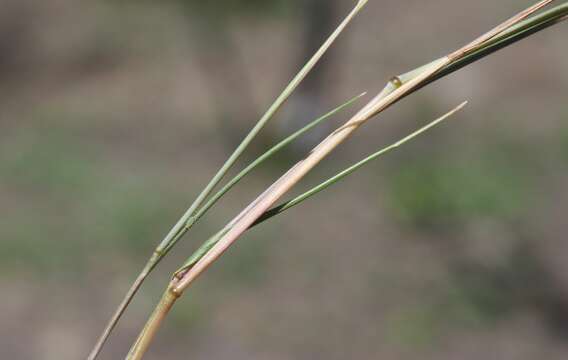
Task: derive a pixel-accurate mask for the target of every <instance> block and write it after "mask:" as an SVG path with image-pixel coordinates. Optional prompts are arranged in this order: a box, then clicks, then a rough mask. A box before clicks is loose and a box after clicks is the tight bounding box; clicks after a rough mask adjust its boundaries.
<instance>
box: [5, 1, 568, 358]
mask: <svg viewBox="0 0 568 360" xmlns="http://www.w3.org/2000/svg"><path fill="white" fill-rule="evenodd" d="M354 2H355V1H344V0H341V1H340V0H336V1H333V0H271V1H269V0H256V1H253V0H223V1H198V0H195V1H191V0H187V1H182V0H164V1H144V0H138V1H127V0H103V1H74V0H52V1H40V0H0V104H1V106H0V244H1V250H0V294H1V296H0V310H1V311H0V324H1V325H2V326H0V349H1V350H0V353H1V354H2V358H5V359H11V360H19V359H22V360H29V359H44V360H49V359H58V360H65V359H73V360H75V359H81V358H85V357H86V355H87V353H88V351H89V350H90V348H91V347H92V346H93V344H94V342H95V339H96V337H97V336H98V335H99V333H100V331H101V330H102V328H103V326H104V324H105V323H106V321H107V319H108V318H109V316H110V314H111V312H112V311H113V309H114V308H115V306H116V305H117V304H118V302H119V300H120V299H121V298H122V296H123V295H124V293H125V291H126V289H127V287H128V286H129V284H130V282H131V281H132V280H133V278H134V277H135V275H136V273H137V271H139V270H140V268H141V267H142V264H143V262H144V261H145V259H146V257H147V256H148V255H149V254H150V253H151V251H152V249H153V246H154V245H156V243H157V242H158V241H159V240H160V239H161V237H162V236H163V235H164V234H165V233H166V232H167V231H168V230H169V228H170V227H171V226H172V225H173V223H174V222H175V221H176V220H177V218H178V216H179V215H180V214H181V213H182V211H184V210H185V209H186V207H187V206H188V204H189V203H190V201H191V200H193V198H194V197H195V196H196V194H197V192H198V191H199V190H200V189H201V188H202V187H203V186H204V185H205V183H206V182H207V181H208V180H209V179H210V177H211V176H212V175H213V174H214V172H215V171H216V170H217V169H218V168H219V166H220V165H221V164H222V163H223V161H224V160H225V158H226V157H227V156H228V155H229V153H230V152H231V151H232V150H233V149H234V147H235V146H236V145H237V144H238V143H239V141H240V140H241V139H242V137H243V136H244V135H245V134H246V133H247V132H248V130H249V129H250V128H251V126H252V125H253V124H254V123H255V122H256V120H257V119H258V117H259V116H260V115H261V113H262V112H263V111H264V110H265V109H266V107H267V106H268V105H269V104H270V103H271V102H272V100H273V99H274V98H275V97H276V95H277V94H278V93H279V92H280V91H281V89H282V88H283V87H284V85H285V84H286V83H287V82H288V81H289V79H290V78H291V77H292V76H293V74H295V73H296V71H297V69H298V68H299V67H300V66H301V64H302V63H303V62H304V61H305V60H306V59H307V57H308V56H310V55H311V54H312V53H313V52H314V51H315V49H316V48H317V47H318V46H319V44H320V43H321V42H322V41H323V39H324V38H325V37H326V36H327V35H328V34H329V33H330V32H331V31H332V29H333V28H334V27H335V25H336V24H338V22H339V21H340V19H341V18H342V17H343V16H344V14H346V12H347V11H348V10H350V8H351V6H352V5H353V3H354ZM533 2H534V1H530V0H522V1H518V0H503V1H499V2H497V3H496V2H495V1H492V0H478V1H465V0H461V1H455V0H454V1H451V0H437V1H428V2H425V1H421V0H404V1H394V0H390V1H387V0H371V1H370V3H369V5H368V6H367V8H366V9H365V11H364V12H363V13H362V14H361V15H360V16H359V17H358V18H357V19H356V21H355V22H354V23H353V25H352V26H351V27H350V28H349V29H348V30H347V31H346V32H345V33H344V35H343V36H341V38H340V40H339V41H338V42H337V44H336V45H335V46H334V47H333V49H332V50H331V51H330V52H329V54H328V55H327V56H326V57H325V58H324V60H323V62H322V63H321V65H320V66H319V67H318V70H317V71H315V72H314V73H312V74H311V75H310V77H309V78H308V79H307V81H306V82H305V83H304V84H303V85H302V86H301V88H300V89H299V90H298V92H297V93H296V94H295V96H294V98H293V99H292V100H291V101H290V102H289V103H288V104H287V106H286V108H285V109H284V110H283V111H282V112H281V113H280V114H279V115H278V116H277V118H276V119H274V121H273V122H272V123H270V125H269V126H268V127H267V128H266V129H265V131H263V132H262V135H261V136H260V137H259V138H258V140H257V141H255V143H254V145H253V146H252V147H251V149H250V151H248V152H247V154H246V156H245V157H244V158H243V161H242V162H240V163H239V167H242V166H243V165H245V164H246V163H248V162H249V161H250V160H252V159H254V157H255V155H258V154H259V153H261V152H262V151H263V150H264V149H266V148H267V147H268V146H269V145H270V144H272V143H274V142H275V141H276V140H278V139H281V138H283V137H284V136H286V135H287V134H289V133H291V132H292V131H294V130H295V129H297V128H299V127H300V126H302V124H305V123H307V122H308V121H309V120H310V119H313V118H314V117H315V116H317V115H319V114H322V113H324V112H326V111H327V110H329V109H331V108H332V107H335V106H336V105H338V104H340V103H342V102H343V101H345V100H347V99H348V98H351V97H352V96H355V95H357V94H359V93H361V92H362V91H368V92H370V94H371V95H372V94H374V93H376V92H378V91H379V90H380V89H381V88H382V87H383V86H384V84H385V82H386V81H387V80H388V79H389V78H390V77H391V76H393V75H395V74H398V73H401V72H404V71H407V70H410V69H412V68H414V67H416V66H418V65H421V64H423V63H426V62H428V61H430V60H432V59H434V58H436V57H439V56H441V55H444V54H446V53H448V52H449V51H451V50H454V49H456V48H458V47H459V46H461V45H463V44H464V43H466V42H469V41H470V40H472V39H473V38H474V37H477V36H478V35H480V34H481V33H483V32H485V31H486V30H489V29H490V28H491V27H492V26H494V25H496V24H497V23H499V22H501V21H502V20H504V19H505V18H508V17H509V16H511V15H512V14H513V13H515V12H517V11H519V10H521V9H523V8H525V7H526V6H528V5H530V4H531V3H533ZM567 31H568V29H567V28H566V24H563V25H559V26H556V27H553V28H551V29H548V30H546V31H544V32H543V33H541V34H538V35H536V36H534V37H531V38H529V39H527V40H525V41H523V42H522V43H519V44H517V45H515V46H513V47H510V48H507V49H506V50H504V51H501V52H499V53H497V54H496V55H494V56H491V57H490V58H488V59H485V60H484V61H482V62H480V63H477V64H474V65H473V66H470V67H468V68H466V69H464V70H462V71H460V72H459V73H456V74H454V75H452V76H451V77H448V78H446V79H444V80H443V81H439V82H437V83H435V84H433V85H431V86H429V87H428V88H426V89H424V90H423V91H421V92H420V93H417V94H414V95H413V96H412V97H410V98H408V99H406V100H405V101H404V102H402V103H400V104H399V105H397V106H396V107H394V108H392V109H390V110H388V111H387V112H385V113H384V114H383V115H382V116H381V117H380V118H377V119H375V120H374V121H371V122H370V123H369V124H368V125H366V126H365V129H364V130H363V131H359V132H358V133H356V134H355V136H354V137H353V138H351V139H350V140H349V141H348V142H347V143H345V144H344V145H342V146H341V147H340V148H339V149H338V150H337V151H336V152H335V153H333V156H331V157H329V158H328V159H327V160H326V161H325V162H324V163H323V164H322V165H321V166H319V167H318V168H317V169H316V170H315V171H314V172H313V173H312V174H310V176H308V177H307V178H306V179H305V181H303V182H302V184H301V185H300V187H299V188H298V189H297V190H298V191H299V190H301V189H302V188H307V187H308V186H310V185H313V184H315V183H317V182H318V181H321V179H323V178H326V177H328V176H330V175H331V174H333V173H335V172H336V171H338V170H339V169H342V168H343V167H345V166H346V165H348V164H350V163H352V162H354V161H356V160H359V159H361V158H362V157H363V156H364V155H367V154H369V153H371V152H373V151H375V150H377V149H378V148H379V147H381V146H384V145H386V144H389V143H391V142H393V141H394V140H397V139H398V138H401V137H402V136H404V135H406V134H407V133H409V132H410V131H412V130H414V129H415V128H417V127H419V126H421V125H424V124H426V123H427V122H428V121H431V120H433V119H434V118H436V117H437V116H439V115H441V114H442V113H444V112H446V111H447V110H449V109H450V108H451V107H453V106H455V105H457V104H458V103H460V102H461V101H463V100H469V101H470V105H469V106H468V107H467V108H466V110H465V111H463V112H461V113H459V114H458V115H457V116H455V117H454V119H453V120H452V121H450V122H448V123H446V124H445V125H443V126H442V127H440V128H437V129H436V130H434V131H432V132H430V133H428V134H427V135H426V136H423V137H421V138H420V139H418V140H417V141H415V142H413V143H411V144H409V145H405V146H404V147H403V148H401V149H399V150H397V151H396V152H394V153H391V154H389V155H388V156H387V157H385V158H383V159H381V160H380V161H378V162H375V163H373V164H372V165H370V166H368V167H366V168H365V169H364V170H362V171H360V172H358V173H357V174H355V175H353V176H352V177H350V178H349V179H348V180H346V181H344V182H342V183H340V184H338V185H336V186H335V187H334V188H333V189H331V190H328V191H326V192H324V193H322V194H320V195H318V196H317V197H315V198H314V199H313V200H310V201H309V202H307V203H305V204H303V205H301V206H299V207H298V208H295V209H294V210H292V211H290V212H288V213H286V214H285V215H282V216H279V217H278V218H275V219H274V220H272V221H270V222H267V223H265V224H264V225H262V226H260V227H258V228H255V229H254V230H253V231H250V232H249V233H248V234H247V235H246V236H245V237H244V238H243V239H242V240H241V241H240V242H239V243H238V244H237V246H235V247H233V248H232V249H231V250H230V251H229V253H228V254H227V256H225V257H223V258H222V259H221V260H220V261H219V262H218V263H217V264H216V266H214V267H213V268H211V270H210V271H209V272H208V273H207V275H206V276H204V277H203V278H201V279H200V280H199V281H198V282H197V284H196V286H195V287H194V288H192V290H191V292H190V293H189V294H188V296H186V297H185V298H184V299H183V300H181V301H179V302H178V304H177V306H176V307H175V308H174V311H173V313H172V314H171V316H170V318H169V319H168V321H167V323H166V325H165V326H164V328H163V330H162V331H161V332H160V334H159V336H158V338H157V340H156V343H155V345H154V347H153V348H152V349H151V352H150V354H149V356H148V358H149V359H164V360H168V359H181V358H188V357H190V358H192V359H227V358H231V359H271V360H280V359H282V360H284V359H296V360H299V359H328V360H333V359H338V360H339V359H371V358H372V359H403V360H406V359H408V360H412V359H437V360H439V359H464V360H467V359H500V360H507V359H515V360H523V359H527V360H528V359H531V360H532V359H535V358H539V357H540V358H546V359H551V360H553V359H566V357H567V356H568V262H567V261H566V260H567V259H568V239H566V233H567V231H568V223H567V222H566V212H567V211H568V205H567V204H568V101H567V97H566V93H567V89H568V67H567V64H568V49H567V48H566V37H567V34H568V33H567ZM362 101H366V100H362ZM362 104H363V102H361V103H360V104H358V105H357V106H360V105H362ZM353 111H355V108H351V109H349V110H347V111H344V112H343V113H342V114H341V115H339V116H336V117H335V119H334V120H332V121H331V122H329V123H328V124H327V125H324V126H322V127H319V128H318V130H317V131H315V132H313V133H312V134H311V135H310V136H308V137H306V138H305V139H304V140H303V141H302V142H301V143H298V144H296V145H295V146H294V147H292V148H290V149H288V150H287V151H285V152H284V153H282V154H280V155H279V156H278V157H276V158H275V160H274V161H272V162H271V163H270V164H269V165H266V166H263V167H262V168H261V169H259V170H258V171H256V172H255V173H254V175H253V176H251V177H250V178H248V179H247V180H246V181H244V182H243V183H242V184H240V185H239V187H238V190H236V191H234V192H232V193H231V195H230V196H228V197H227V198H225V199H224V200H223V201H222V203H220V204H219V206H218V207H216V208H215V209H214V211H212V212H211V213H210V216H209V217H207V218H206V219H205V220H204V221H202V222H201V223H200V224H199V225H198V226H197V227H195V229H194V231H193V232H192V233H191V234H190V236H188V237H186V238H185V240H184V241H183V242H182V243H181V244H180V245H179V246H178V247H177V248H176V250H175V252H174V253H173V254H172V255H171V256H169V257H168V258H167V260H166V261H165V262H164V263H163V264H162V266H160V267H159V269H158V271H157V272H156V273H154V274H153V275H152V276H151V277H150V278H149V280H148V282H147V284H146V285H145V286H144V287H143V289H142V291H141V293H140V295H139V296H138V297H137V298H136V300H135V301H134V303H133V305H132V307H131V308H130V309H129V311H128V312H127V314H126V316H125V318H124V321H123V322H122V323H121V324H120V326H119V327H118V329H117V331H116V333H115V336H114V337H113V338H112V339H111V341H110V343H109V344H108V347H107V348H105V351H104V352H103V356H102V357H101V359H121V358H123V356H124V355H125V353H126V351H127V349H128V348H129V346H130V344H131V342H132V341H133V339H134V338H135V336H136V335H137V333H138V330H139V329H140V328H141V326H142V325H143V323H144V322H145V320H146V317H147V315H148V314H149V312H150V310H151V309H152V308H153V306H154V304H155V303H156V302H157V300H158V296H159V294H161V292H162V290H163V289H164V287H165V285H166V282H167V280H168V278H169V274H170V273H171V272H172V271H173V270H174V269H176V268H177V266H178V265H179V264H180V263H181V261H183V260H184V258H185V257H187V256H188V255H189V254H190V253H191V251H192V250H193V249H195V248H196V247H197V246H198V245H199V244H200V243H201V242H202V241H203V240H204V239H205V238H206V237H207V236H209V235H211V234H212V233H213V232H214V231H216V230H217V229H219V228H220V227H221V226H222V225H224V224H225V223H226V222H227V221H228V220H229V219H230V218H231V217H232V216H234V215H235V214H236V213H237V212H238V211H239V210H240V209H241V208H242V207H244V206H245V205H246V204H248V202H250V201H251V200H252V199H253V198H254V197H255V195H257V194H258V193H259V192H261V191H262V190H263V189H264V188H265V187H266V186H267V185H269V184H270V183H271V182H272V181H273V180H274V179H275V178H276V177H277V176H279V175H280V174H281V173H283V172H284V171H285V170H286V169H287V168H288V167H289V166H290V165H291V164H293V162H294V161H295V160H297V159H300V158H301V157H302V156H303V155H304V154H305V153H306V151H308V150H309V149H310V147H311V146H312V145H314V144H315V143H316V142H317V141H319V140H321V139H322V137H323V136H324V135H325V134H326V133H327V132H328V131H330V130H331V129H333V128H334V127H335V126H337V125H338V124H340V123H342V122H343V121H345V120H346V118H347V117H348V116H349V115H350V114H351V113H352V112H353Z"/></svg>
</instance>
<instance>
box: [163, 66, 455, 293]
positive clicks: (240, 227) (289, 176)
mask: <svg viewBox="0 0 568 360" xmlns="http://www.w3.org/2000/svg"><path fill="white" fill-rule="evenodd" d="M449 62H450V60H449V58H447V57H444V58H442V59H440V60H438V61H436V62H434V63H433V64H432V66H430V67H429V69H426V70H425V71H424V72H423V73H422V74H420V75H419V76H417V77H416V78H415V79H413V80H411V81H409V82H408V83H406V84H404V85H403V86H401V87H400V88H399V89H397V90H396V91H395V92H393V93H392V94H390V95H388V96H386V97H381V95H379V96H377V97H376V98H375V99H373V100H371V102H369V104H367V105H366V106H365V107H363V109H361V110H360V111H359V112H358V113H357V114H356V115H355V116H353V117H352V118H351V119H350V120H349V121H347V123H345V125H343V126H342V127H340V128H339V129H338V130H336V131H334V132H333V133H332V134H331V135H330V136H328V137H327V138H326V139H325V140H324V141H323V142H321V143H320V144H319V145H318V146H317V147H316V148H315V149H313V150H312V151H311V152H310V154H309V155H308V156H307V157H306V158H305V159H304V160H302V161H300V162H298V163H297V164H296V165H295V166H294V167H292V169H290V170H289V171H288V172H287V173H286V174H284V175H283V176H282V177H281V178H280V179H279V180H277V181H276V182H275V183H274V184H273V185H272V186H271V187H270V189H269V191H266V192H264V193H263V194H262V195H261V196H260V197H258V198H257V200H255V201H254V202H253V204H254V206H252V207H250V206H249V207H248V208H247V209H245V210H244V211H243V212H242V213H241V214H239V215H238V216H237V218H238V219H239V220H238V221H236V222H235V223H234V225H233V226H232V227H231V229H230V230H229V231H228V232H227V233H226V234H225V235H224V236H223V237H222V238H221V239H220V240H219V242H218V243H217V244H216V245H215V246H214V247H213V248H212V249H211V250H210V251H209V252H208V253H207V254H206V255H205V256H204V257H203V258H201V260H199V261H198V262H197V263H196V264H195V265H194V266H193V267H192V268H191V269H189V270H188V271H187V272H186V273H185V274H183V275H182V276H181V278H179V279H174V281H173V290H174V291H175V292H176V293H177V294H179V295H181V294H182V293H183V292H184V291H185V290H186V289H187V288H188V287H189V285H190V284H191V283H192V282H193V281H194V280H195V279H196V278H197V277H198V276H199V275H200V274H201V273H202V272H203V271H205V270H206V269H207V268H208V267H209V266H210V265H211V264H212V263H213V262H214V261H215V260H216V259H217V258H219V256H221V255H222V254H223V253H224V252H225V251H226V250H227V249H228V248H229V246H231V245H232V244H233V243H234V242H235V241H236V240H237V239H238V238H239V237H240V236H241V234H242V233H244V232H245V231H246V230H247V229H248V228H249V227H250V226H251V225H252V224H253V223H254V222H255V221H256V220H257V219H258V218H259V217H260V216H261V215H262V214H263V213H264V212H265V211H266V210H268V209H269V208H270V207H271V206H272V205H274V203H276V201H278V200H279V199H280V198H281V197H282V196H283V195H284V194H285V193H286V192H288V190H290V189H291V188H292V187H293V186H294V185H295V184H296V183H297V182H298V181H300V179H302V178H303V177H304V176H305V175H306V174H307V173H308V172H309V171H310V170H311V169H313V168H314V167H315V166H316V165H317V164H318V163H319V162H320V161H321V160H322V159H323V158H325V157H326V156H327V155H328V154H329V153H330V152H331V151H332V150H333V149H335V148H336V147H337V146H338V145H339V144H341V143H342V142H343V141H345V140H346V139H347V138H348V137H349V136H350V135H351V134H352V133H353V132H354V131H355V130H356V129H357V128H359V126H361V125H362V124H364V123H365V122H366V121H367V120H369V119H370V118H371V117H373V116H374V115H375V114H377V113H379V112H381V111H382V110H384V109H385V108H387V107H388V106H390V105H391V104H393V103H394V102H396V101H397V100H398V99H400V98H401V97H402V96H404V94H405V93H407V92H409V91H410V90H411V89H412V88H413V87H414V86H416V85H417V84H419V83H421V82H422V81H424V80H425V79H427V78H429V77H430V76H432V75H433V74H434V73H436V72H437V71H439V70H440V69H442V68H443V67H444V66H446V65H447V64H448V63H449Z"/></svg>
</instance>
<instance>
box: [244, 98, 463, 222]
mask: <svg viewBox="0 0 568 360" xmlns="http://www.w3.org/2000/svg"><path fill="white" fill-rule="evenodd" d="M466 105H467V101H465V102H463V103H462V104H460V105H459V106H457V107H456V108H455V109H453V110H451V111H450V112H448V113H447V114H445V115H443V116H442V117H440V118H438V119H436V120H434V121H432V122H431V123H429V124H428V125H426V126H424V127H422V128H420V129H419V130H417V131H415V132H413V133H412V134H410V135H408V136H406V137H405V138H403V139H401V140H399V141H397V142H395V143H394V144H391V145H389V146H387V147H385V148H383V149H381V150H379V151H377V152H375V153H373V154H372V155H369V156H368V157H366V158H364V159H363V160H361V161H359V162H357V163H355V164H353V165H352V166H350V167H348V168H346V169H345V170H343V171H341V172H339V173H338V174H336V175H334V176H332V177H331V178H329V179H328V180H326V181H324V182H322V183H321V184H319V185H317V186H314V187H313V188H311V189H310V190H308V191H306V192H304V193H303V194H301V195H298V196H297V197H295V198H294V199H292V200H290V201H287V202H285V203H284V204H282V205H279V206H276V207H274V208H272V209H270V210H269V211H267V212H265V213H264V215H262V216H261V217H260V218H259V219H258V220H257V221H256V222H255V223H254V224H253V225H252V226H251V227H253V226H256V225H258V224H260V223H262V222H265V221H266V220H268V219H271V218H273V217H274V216H276V215H278V214H281V213H283V212H284V211H286V210H288V209H291V208H293V207H294V206H296V205H299V204H300V203H302V202H304V201H305V200H307V199H309V198H311V197H312V196H314V195H316V194H318V193H320V192H322V191H324V190H325V189H327V188H329V187H330V186H332V185H334V184H335V183H337V182H339V181H341V180H343V179H345V178H346V177H347V176H349V175H351V174H352V173H354V172H355V171H357V170H359V169H360V168H362V167H363V166H365V165H367V164H369V163H370V162H371V161H374V160H376V159H378V158H379V157H381V156H383V155H386V154H387V153H389V152H391V151H393V150H395V149H397V148H399V147H400V146H402V145H404V144H406V143H408V142H409V141H411V140H414V139H415V138H417V137H418V136H420V135H422V134H423V133H425V132H427V131H428V130H430V129H432V128H433V127H435V126H437V125H440V123H442V122H443V121H445V120H446V119H448V118H449V117H451V116H452V115H454V114H455V113H457V112H458V111H460V110H461V109H463V108H464V107H465V106H466Z"/></svg>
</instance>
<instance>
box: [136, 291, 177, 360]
mask: <svg viewBox="0 0 568 360" xmlns="http://www.w3.org/2000/svg"><path fill="white" fill-rule="evenodd" d="M178 298H179V296H178V295H177V294H176V293H175V291H173V289H172V288H168V289H166V291H165V292H164V295H163V296H162V299H161V300H160V302H159V304H158V306H156V309H155V310H154V312H153V313H152V316H150V318H149V319H148V322H147V323H146V326H145V327H144V329H143V330H142V332H141V333H140V335H139V336H138V339H137V340H136V342H135V343H134V345H133V346H132V348H131V349H130V352H129V353H128V355H127V356H126V359H127V360H140V359H142V357H143V356H144V354H145V353H146V351H147V350H148V348H149V347H150V344H151V343H152V341H153V339H154V337H155V336H156V333H157V332H158V329H159V328H160V325H161V324H162V322H163V321H164V319H165V318H166V316H167V315H168V313H169V312H170V310H171V309H172V306H174V303H175V302H176V300H177V299H178Z"/></svg>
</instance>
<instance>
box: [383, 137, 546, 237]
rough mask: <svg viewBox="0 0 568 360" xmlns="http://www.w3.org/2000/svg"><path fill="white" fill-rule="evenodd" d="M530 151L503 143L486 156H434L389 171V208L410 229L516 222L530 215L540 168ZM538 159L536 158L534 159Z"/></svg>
mask: <svg viewBox="0 0 568 360" xmlns="http://www.w3.org/2000/svg"><path fill="white" fill-rule="evenodd" d="M529 152H530V150H528V149H526V148H523V147H521V146H518V145H511V144H497V145H494V146H492V147H491V148H485V149H483V155H482V156H479V155H478V154H473V156H468V155H467V154H466V155H465V156H463V157H456V156H453V155H451V154H444V155H443V156H440V155H438V154H428V155H425V156H421V157H420V158H414V159H410V160H405V161H404V162H403V163H401V166H400V167H399V168H397V169H395V170H394V171H389V172H388V175H387V182H388V188H389V191H387V194H388V196H389V206H390V208H391V209H392V210H393V214H394V215H395V217H396V218H397V219H398V220H399V221H402V222H404V223H406V224H407V225H409V226H417V227H432V228H444V227H449V228H452V227H456V226H461V225H462V224H464V223H465V222H467V221H470V220H474V219H479V218H484V217H490V218H493V219H501V220H513V219H515V218H518V217H519V216H521V215H523V214H526V213H527V212H528V211H529V210H530V205H531V201H532V200H533V197H534V196H535V193H534V186H535V182H534V169H531V168H534V167H537V166H538V163H533V164H531V165H530V166H528V165H527V164H526V161H527V160H528V159H529V158H531V157H527V153H529ZM532 158H534V157H532Z"/></svg>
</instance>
